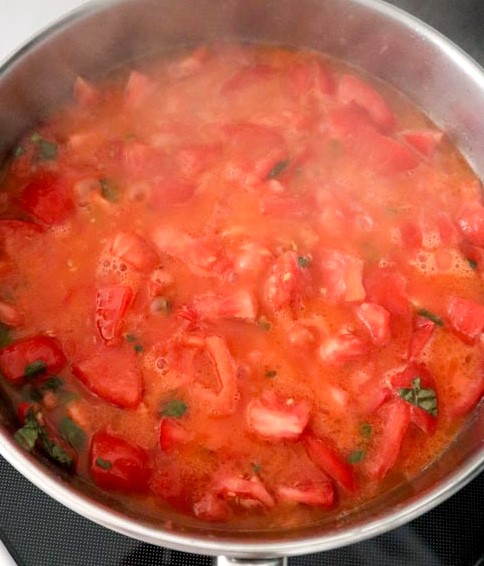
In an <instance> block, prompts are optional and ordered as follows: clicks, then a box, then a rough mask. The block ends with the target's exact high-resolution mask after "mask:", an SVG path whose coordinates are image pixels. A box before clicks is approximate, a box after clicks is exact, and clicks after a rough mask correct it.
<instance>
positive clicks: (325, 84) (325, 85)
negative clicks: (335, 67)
mask: <svg viewBox="0 0 484 566" xmlns="http://www.w3.org/2000/svg"><path fill="white" fill-rule="evenodd" d="M317 67H318V88H319V92H321V93H322V94H326V95H328V94H332V93H333V91H334V79H333V75H332V74H331V73H330V71H329V69H327V68H326V66H325V65H323V64H322V63H320V62H319V63H318V65H317Z"/></svg>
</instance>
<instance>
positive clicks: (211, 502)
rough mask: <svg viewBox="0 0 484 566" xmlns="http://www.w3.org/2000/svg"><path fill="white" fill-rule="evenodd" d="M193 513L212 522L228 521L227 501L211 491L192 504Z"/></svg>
mask: <svg viewBox="0 0 484 566" xmlns="http://www.w3.org/2000/svg"><path fill="white" fill-rule="evenodd" d="M193 513H194V515H195V516H196V517H198V518H199V519H203V520H204V521H210V522H214V523H218V522H224V521H228V519H229V518H230V509H229V507H228V505H227V503H226V502H225V501H224V500H223V499H221V498H220V497H218V495H217V494H216V493H213V492H211V491H208V492H207V493H205V494H204V495H203V497H202V498H201V499H199V500H198V501H196V502H195V503H194V504H193Z"/></svg>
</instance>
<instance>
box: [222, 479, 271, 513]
mask: <svg viewBox="0 0 484 566" xmlns="http://www.w3.org/2000/svg"><path fill="white" fill-rule="evenodd" d="M215 492H216V493H217V494H218V495H220V496H222V497H223V498H225V499H228V500H230V499H234V500H236V501H237V502H238V503H239V505H242V506H248V507H252V506H253V505H254V504H255V505H262V506H263V507H266V508H267V509H271V508H272V507H274V506H275V504H276V502H275V501H274V498H273V497H272V495H271V494H270V493H269V492H268V491H267V489H266V487H265V486H264V484H263V483H262V482H261V480H260V479H259V477H258V476H252V477H251V478H250V479H245V478H243V477H241V476H238V475H237V474H233V473H226V472H225V471H224V472H219V473H218V474H217V477H216V480H215Z"/></svg>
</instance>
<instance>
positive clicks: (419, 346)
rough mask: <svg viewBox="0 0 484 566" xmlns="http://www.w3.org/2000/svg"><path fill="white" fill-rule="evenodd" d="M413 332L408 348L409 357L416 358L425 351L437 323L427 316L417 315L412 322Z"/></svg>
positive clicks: (410, 358)
mask: <svg viewBox="0 0 484 566" xmlns="http://www.w3.org/2000/svg"><path fill="white" fill-rule="evenodd" d="M412 327H413V333H412V338H411V339H410V346H409V348H408V359H409V360H415V359H416V358H418V357H419V356H420V354H421V353H422V352H423V349H424V348H425V346H426V345H427V344H428V343H429V342H430V340H431V339H432V336H433V335H434V332H435V323H434V322H432V321H431V320H429V319H428V318H426V317H425V316H416V317H415V318H414V319H413V323H412Z"/></svg>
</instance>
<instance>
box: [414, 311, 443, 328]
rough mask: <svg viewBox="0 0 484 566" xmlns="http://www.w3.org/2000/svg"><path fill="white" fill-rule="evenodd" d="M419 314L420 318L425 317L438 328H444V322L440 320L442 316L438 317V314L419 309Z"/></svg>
mask: <svg viewBox="0 0 484 566" xmlns="http://www.w3.org/2000/svg"><path fill="white" fill-rule="evenodd" d="M418 314H419V315H420V316H424V317H425V318H428V319H429V320H431V321H432V322H433V323H434V324H436V325H437V326H444V321H443V320H442V319H441V318H440V316H437V315H436V314H434V313H433V312H430V311H428V310H427V309H419V310H418Z"/></svg>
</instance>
